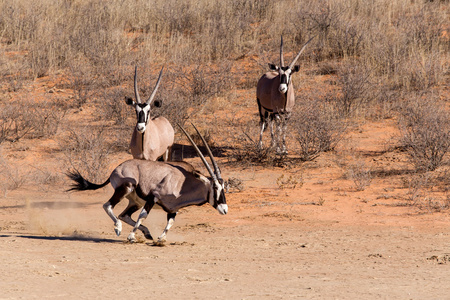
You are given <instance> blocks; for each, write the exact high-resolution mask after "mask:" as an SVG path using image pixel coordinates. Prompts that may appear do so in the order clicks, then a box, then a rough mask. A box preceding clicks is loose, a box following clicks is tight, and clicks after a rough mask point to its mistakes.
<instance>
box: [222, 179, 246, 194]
mask: <svg viewBox="0 0 450 300" xmlns="http://www.w3.org/2000/svg"><path fill="white" fill-rule="evenodd" d="M225 190H226V192H227V193H236V192H238V193H239V192H242V191H243V190H244V182H243V181H242V180H241V179H239V178H237V177H230V178H228V179H227V180H226V181H225Z"/></svg>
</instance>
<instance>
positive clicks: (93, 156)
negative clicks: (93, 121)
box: [60, 127, 111, 181]
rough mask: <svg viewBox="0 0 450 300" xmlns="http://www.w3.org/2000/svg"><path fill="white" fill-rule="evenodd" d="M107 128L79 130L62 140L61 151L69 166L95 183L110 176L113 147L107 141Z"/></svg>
mask: <svg viewBox="0 0 450 300" xmlns="http://www.w3.org/2000/svg"><path fill="white" fill-rule="evenodd" d="M105 130H106V128H105V127H102V128H99V129H97V130H92V128H87V127H84V128H77V129H72V130H70V131H69V136H67V137H66V138H64V139H62V140H61V145H60V147H61V149H62V151H63V153H64V154H65V156H66V157H67V159H68V162H69V164H70V165H71V166H72V167H73V168H75V169H76V170H78V171H79V172H81V173H83V174H86V177H87V178H89V179H90V180H93V181H101V180H104V179H105V177H106V176H107V175H108V171H109V170H108V158H109V154H110V152H111V145H110V144H109V143H108V142H107V140H106V131H105Z"/></svg>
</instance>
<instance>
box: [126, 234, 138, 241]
mask: <svg viewBox="0 0 450 300" xmlns="http://www.w3.org/2000/svg"><path fill="white" fill-rule="evenodd" d="M127 240H128V241H129V242H130V243H136V242H137V240H136V237H135V235H134V232H131V233H130V234H129V235H128V237H127Z"/></svg>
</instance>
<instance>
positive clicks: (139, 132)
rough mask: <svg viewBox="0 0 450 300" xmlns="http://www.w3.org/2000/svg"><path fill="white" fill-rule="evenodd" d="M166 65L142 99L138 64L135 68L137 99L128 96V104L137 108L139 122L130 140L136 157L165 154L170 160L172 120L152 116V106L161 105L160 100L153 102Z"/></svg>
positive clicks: (165, 158) (132, 151)
mask: <svg viewBox="0 0 450 300" xmlns="http://www.w3.org/2000/svg"><path fill="white" fill-rule="evenodd" d="M163 69H164V67H162V68H161V71H160V72H159V77H158V81H157V82H156V86H155V88H154V89H153V92H152V94H151V95H150V97H149V98H148V99H147V100H146V101H145V102H142V101H141V97H140V96H139V91H138V85H137V66H136V67H135V69H134V94H135V97H136V101H134V100H133V99H131V98H126V99H125V102H126V103H127V104H128V105H133V106H134V107H135V109H136V117H137V124H136V127H135V128H134V131H133V135H132V137H131V142H130V150H131V155H133V158H135V159H146V160H157V159H158V158H159V157H161V156H163V159H164V161H168V160H169V159H170V156H171V153H170V152H171V148H172V145H173V141H174V135H175V133H174V130H173V127H172V125H170V122H169V121H168V120H167V119H166V118H164V117H162V116H161V117H157V118H154V119H152V118H151V116H150V112H151V106H152V104H155V106H160V105H161V104H160V103H159V102H157V103H153V102H154V101H153V99H154V98H155V95H156V91H157V90H158V87H159V84H160V82H161V77H162V73H163Z"/></svg>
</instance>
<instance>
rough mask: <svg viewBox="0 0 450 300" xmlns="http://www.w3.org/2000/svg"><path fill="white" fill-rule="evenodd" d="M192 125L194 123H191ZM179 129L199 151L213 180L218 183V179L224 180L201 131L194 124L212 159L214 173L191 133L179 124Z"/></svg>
mask: <svg viewBox="0 0 450 300" xmlns="http://www.w3.org/2000/svg"><path fill="white" fill-rule="evenodd" d="M191 124H192V123H191ZM177 125H178V127H180V129H181V130H182V131H183V133H184V134H185V135H186V137H187V138H188V140H189V142H191V144H192V146H193V147H194V148H195V151H197V154H198V156H200V158H201V160H202V162H203V164H204V165H205V167H206V169H207V170H208V172H209V174H210V175H211V177H212V179H213V180H214V181H217V179H222V177H221V176H220V169H219V166H218V165H217V162H216V160H215V159H214V156H213V154H212V152H211V149H210V148H209V146H208V143H206V141H205V138H204V137H203V135H201V133H200V131H198V129H197V127H195V125H194V124H192V126H193V127H194V129H195V131H197V133H198V135H199V136H200V138H201V139H202V142H203V144H204V145H205V147H206V151H208V155H209V158H210V159H211V162H212V164H213V167H214V172H213V170H212V168H211V166H210V165H209V164H208V162H207V161H206V158H205V157H204V156H203V154H202V152H201V151H200V149H199V148H198V147H197V145H196V144H195V142H194V140H193V139H192V137H191V136H190V135H189V133H187V132H186V130H184V128H183V127H182V126H181V125H180V124H177Z"/></svg>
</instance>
